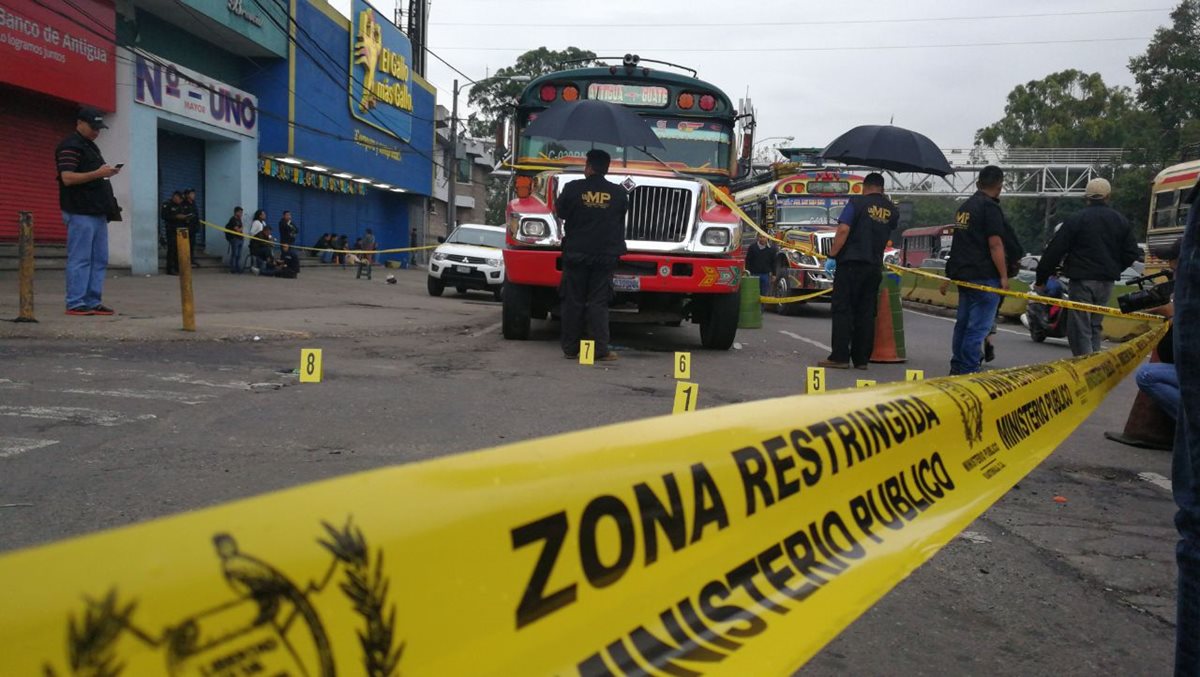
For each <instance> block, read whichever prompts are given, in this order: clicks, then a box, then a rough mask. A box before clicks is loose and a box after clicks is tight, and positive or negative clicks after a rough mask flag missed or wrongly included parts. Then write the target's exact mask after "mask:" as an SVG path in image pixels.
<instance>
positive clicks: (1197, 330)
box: [1171, 189, 1200, 677]
mask: <svg viewBox="0 0 1200 677" xmlns="http://www.w3.org/2000/svg"><path fill="white" fill-rule="evenodd" d="M1198 192H1200V191H1198V190H1197V189H1192V192H1191V195H1190V196H1189V197H1188V200H1187V201H1188V202H1191V203H1192V209H1191V210H1190V211H1189V212H1188V221H1187V228H1186V230H1185V232H1184V235H1183V247H1182V251H1181V252H1180V257H1179V263H1178V268H1177V272H1176V276H1175V300H1174V305H1175V322H1174V324H1173V329H1172V331H1173V333H1174V334H1175V341H1174V352H1175V369H1176V373H1177V375H1178V376H1179V391H1180V407H1179V418H1178V420H1177V423H1178V425H1177V426H1176V429H1175V452H1174V460H1173V464H1172V468H1171V485H1172V489H1173V493H1174V495H1175V504H1176V506H1178V508H1179V511H1178V512H1177V513H1176V514H1175V527H1176V528H1177V529H1178V530H1179V543H1178V545H1176V548H1175V562H1176V564H1177V566H1178V567H1179V586H1178V591H1177V593H1176V604H1177V607H1176V622H1175V675H1176V677H1185V676H1186V677H1195V675H1200V225H1197V224H1198V223H1200V218H1198V217H1200V206H1198V205H1196V204H1195V198H1196V196H1197V193H1198ZM1189 355H1190V356H1191V357H1188V356H1189Z"/></svg>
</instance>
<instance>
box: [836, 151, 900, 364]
mask: <svg viewBox="0 0 1200 677" xmlns="http://www.w3.org/2000/svg"><path fill="white" fill-rule="evenodd" d="M899 221H900V210H898V209H896V205H895V204H893V203H892V201H891V200H889V199H888V198H887V196H885V195H884V194H883V175H882V174H879V173H877V172H872V173H870V174H867V177H866V178H865V179H863V194H862V195H861V196H855V197H852V198H850V202H849V203H848V204H847V205H846V207H845V209H843V210H842V215H841V216H839V217H838V227H837V234H836V235H834V238H833V246H832V247H830V250H829V258H831V259H833V260H834V261H836V264H835V265H833V266H829V265H827V266H826V269H827V270H831V269H834V270H835V275H834V278H833V338H832V339H831V340H830V343H831V344H833V352H831V353H830V354H829V358H828V359H825V360H821V361H820V362H818V363H817V365H818V366H821V367H829V368H831V369H847V368H849V367H850V363H851V362H853V363H854V368H855V369H866V368H867V363H868V362H870V360H871V351H872V350H874V348H875V310H876V308H877V307H878V305H879V303H878V298H877V297H878V294H879V283H880V281H881V280H882V279H883V250H884V249H885V248H886V247H887V243H888V238H889V237H891V234H892V230H894V229H895V228H896V225H897V224H898V223H899Z"/></svg>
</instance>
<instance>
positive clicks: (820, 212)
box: [776, 205, 837, 227]
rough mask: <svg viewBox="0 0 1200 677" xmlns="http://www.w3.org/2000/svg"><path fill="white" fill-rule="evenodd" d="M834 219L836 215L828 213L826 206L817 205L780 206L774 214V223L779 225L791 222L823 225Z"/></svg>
mask: <svg viewBox="0 0 1200 677" xmlns="http://www.w3.org/2000/svg"><path fill="white" fill-rule="evenodd" d="M836 219H837V217H836V216H834V215H831V214H830V213H829V208H828V207H822V206H817V205H812V206H804V207H780V208H779V211H778V214H777V216H776V223H778V224H779V225H780V226H781V227H782V226H786V225H791V224H802V225H813V224H816V225H821V226H825V225H828V224H831V223H833V222H834V221H835V220H836Z"/></svg>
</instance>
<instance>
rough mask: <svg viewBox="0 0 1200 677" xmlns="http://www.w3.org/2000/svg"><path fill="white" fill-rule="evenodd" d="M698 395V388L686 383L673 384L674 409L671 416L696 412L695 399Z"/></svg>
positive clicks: (677, 382)
mask: <svg viewBox="0 0 1200 677" xmlns="http://www.w3.org/2000/svg"><path fill="white" fill-rule="evenodd" d="M699 395H700V386H698V385H696V384H695V383H688V382H687V381H676V382H675V407H674V408H672V409H671V413H672V414H683V413H686V412H689V411H696V398H697V397H698V396H699Z"/></svg>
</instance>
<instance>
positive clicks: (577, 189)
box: [557, 150, 629, 361]
mask: <svg viewBox="0 0 1200 677" xmlns="http://www.w3.org/2000/svg"><path fill="white" fill-rule="evenodd" d="M610 161H611V158H610V157H609V155H608V153H606V152H604V151H602V150H591V151H588V154H587V164H586V165H585V166H584V169H583V176H584V178H583V179H579V180H576V181H572V182H571V183H568V184H567V185H566V187H565V188H563V190H562V194H561V195H560V196H559V198H558V207H557V213H558V217H559V218H560V219H562V220H563V221H564V224H565V225H564V235H563V256H562V267H563V272H562V284H561V286H560V287H559V295H560V297H561V307H560V313H561V315H562V349H563V353H564V354H565V355H566V356H567V357H568V358H575V357H577V356H578V355H579V341H580V339H581V338H582V336H583V325H584V321H585V320H586V321H587V325H588V329H589V330H590V332H591V336H592V340H594V341H595V342H596V359H598V360H604V361H609V360H615V359H617V354H616V353H614V352H612V351H611V350H609V348H608V304H609V302H610V301H611V300H612V293H613V291H612V275H613V271H614V270H616V267H617V261H619V260H620V258H621V255H622V254H624V253H625V251H626V248H625V210H626V209H627V208H628V204H629V200H628V197H627V196H626V194H625V189H623V188H621V186H618V185H617V184H615V183H612V182H611V181H608V180H607V179H605V178H604V175H605V174H607V173H608V165H609V163H610Z"/></svg>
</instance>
